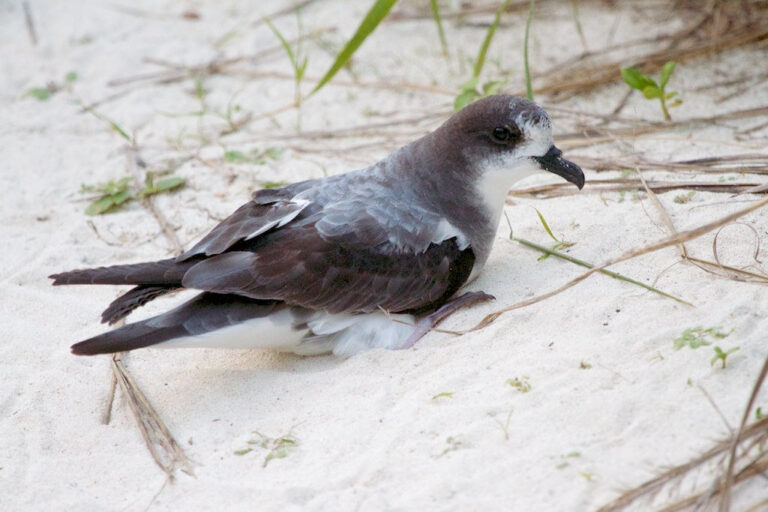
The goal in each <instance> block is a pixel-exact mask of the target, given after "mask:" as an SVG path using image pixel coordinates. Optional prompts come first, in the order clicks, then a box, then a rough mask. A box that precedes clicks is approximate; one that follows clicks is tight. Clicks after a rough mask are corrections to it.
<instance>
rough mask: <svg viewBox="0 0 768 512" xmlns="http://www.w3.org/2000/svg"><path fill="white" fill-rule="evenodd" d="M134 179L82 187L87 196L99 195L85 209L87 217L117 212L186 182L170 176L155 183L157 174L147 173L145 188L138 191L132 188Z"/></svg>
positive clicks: (81, 190)
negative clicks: (125, 205)
mask: <svg viewBox="0 0 768 512" xmlns="http://www.w3.org/2000/svg"><path fill="white" fill-rule="evenodd" d="M132 183H133V179H131V178H129V177H126V178H121V179H119V180H118V181H108V182H106V183H100V184H98V185H81V186H80V192H82V193H86V194H98V196H97V197H96V199H94V200H93V201H92V202H91V203H90V204H89V205H88V207H87V208H86V209H85V213H86V215H101V214H104V213H109V212H112V211H115V210H116V209H118V208H119V207H121V206H122V205H124V204H125V203H127V202H129V201H132V200H142V199H144V198H146V197H149V196H153V195H155V194H161V193H164V192H170V191H171V190H174V189H177V188H179V187H182V186H184V185H185V184H186V180H185V179H184V178H181V177H179V176H168V177H166V178H162V179H159V180H157V181H155V174H154V173H152V172H148V173H147V177H146V178H145V180H144V187H143V188H141V189H140V190H136V189H135V188H133V187H131V184H132Z"/></svg>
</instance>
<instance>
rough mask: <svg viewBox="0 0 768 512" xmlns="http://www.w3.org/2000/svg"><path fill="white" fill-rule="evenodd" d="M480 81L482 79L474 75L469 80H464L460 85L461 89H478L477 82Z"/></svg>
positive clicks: (466, 90)
mask: <svg viewBox="0 0 768 512" xmlns="http://www.w3.org/2000/svg"><path fill="white" fill-rule="evenodd" d="M479 81H480V80H479V79H478V78H477V77H476V76H473V77H472V78H470V79H469V80H467V81H466V82H464V83H463V84H461V85H460V86H459V91H461V92H468V91H473V92H474V91H477V84H478V82H479Z"/></svg>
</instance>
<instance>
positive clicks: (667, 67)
mask: <svg viewBox="0 0 768 512" xmlns="http://www.w3.org/2000/svg"><path fill="white" fill-rule="evenodd" d="M674 71H675V62H674V61H672V60H671V61H669V62H667V63H666V64H664V67H663V68H661V79H660V80H659V85H660V86H661V88H662V89H664V87H666V85H667V82H669V79H670V77H671V76H672V73H673V72H674Z"/></svg>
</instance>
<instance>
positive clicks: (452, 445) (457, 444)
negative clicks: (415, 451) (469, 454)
mask: <svg viewBox="0 0 768 512" xmlns="http://www.w3.org/2000/svg"><path fill="white" fill-rule="evenodd" d="M445 444H446V445H447V446H446V447H445V449H444V450H443V451H442V453H441V454H440V455H438V456H437V457H438V458H440V457H442V456H443V455H445V454H447V453H450V452H455V451H456V450H458V449H459V448H461V447H462V446H464V443H462V442H461V441H459V440H458V439H456V438H455V437H453V436H448V438H447V439H446V440H445Z"/></svg>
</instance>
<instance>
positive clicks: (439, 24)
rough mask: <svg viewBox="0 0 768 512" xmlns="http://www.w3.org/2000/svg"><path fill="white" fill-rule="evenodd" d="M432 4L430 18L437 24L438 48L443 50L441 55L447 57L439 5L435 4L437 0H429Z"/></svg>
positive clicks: (446, 44) (446, 45)
mask: <svg viewBox="0 0 768 512" xmlns="http://www.w3.org/2000/svg"><path fill="white" fill-rule="evenodd" d="M430 5H431V6H432V18H433V19H434V20H435V25H437V35H438V37H439V38H440V48H441V49H442V51H443V57H445V58H446V59H447V58H448V43H447V42H446V41H445V32H444V31H443V20H442V18H441V17H440V6H439V5H437V0H430Z"/></svg>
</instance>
